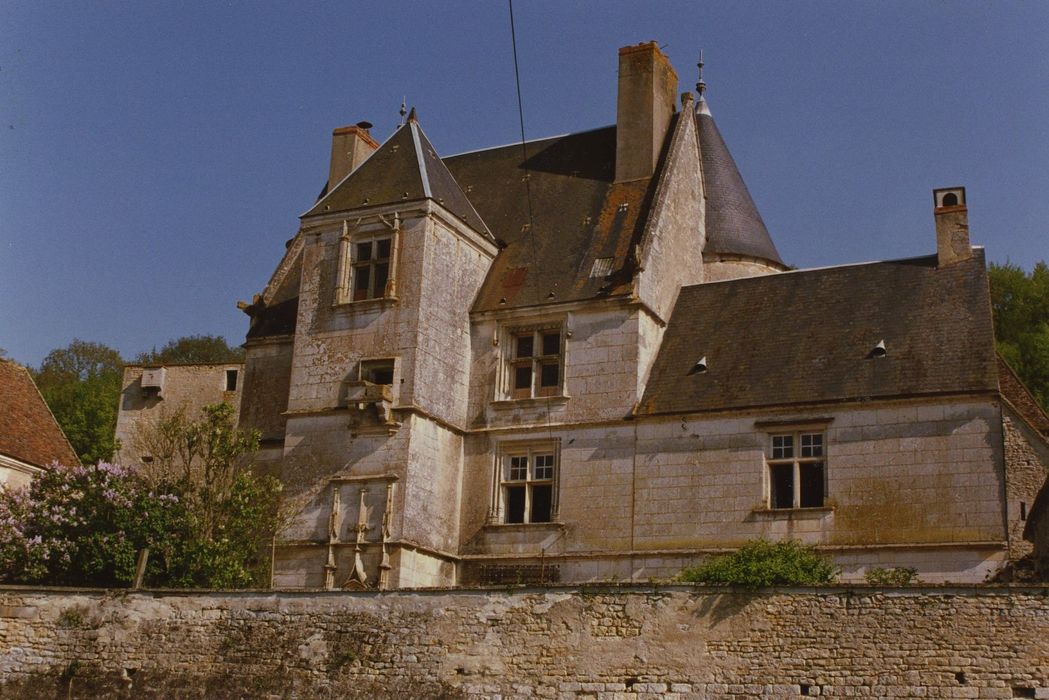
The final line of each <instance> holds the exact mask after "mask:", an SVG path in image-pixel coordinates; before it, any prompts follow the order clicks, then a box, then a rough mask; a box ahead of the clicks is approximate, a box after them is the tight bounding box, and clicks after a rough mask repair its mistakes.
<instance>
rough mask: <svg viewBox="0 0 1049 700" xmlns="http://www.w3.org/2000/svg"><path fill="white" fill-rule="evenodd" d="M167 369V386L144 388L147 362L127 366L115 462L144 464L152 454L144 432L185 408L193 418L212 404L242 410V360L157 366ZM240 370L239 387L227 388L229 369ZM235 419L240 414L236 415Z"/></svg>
mask: <svg viewBox="0 0 1049 700" xmlns="http://www.w3.org/2000/svg"><path fill="white" fill-rule="evenodd" d="M156 366H157V367H161V366H162V367H163V368H164V375H165V377H164V386H163V388H162V389H161V390H160V391H159V392H157V391H156V390H149V391H144V390H143V388H142V372H143V370H145V368H146V367H145V366H143V365H125V367H124V377H123V382H122V384H121V391H120V408H119V411H118V413H117V427H116V437H117V440H119V441H120V451H119V452H118V453H117V455H116V459H115V461H117V462H119V463H121V464H140V463H141V461H142V458H143V457H145V458H146V459H147V460H148V459H150V458H151V457H152V455H149V454H148V450H149V448H148V446H147V445H145V444H143V439H142V435H143V434H144V433H148V431H149V429H150V426H154V425H156V424H157V423H158V422H159V421H161V420H163V419H164V418H166V417H169V416H171V415H172V414H174V413H175V412H176V411H180V410H181V411H185V413H186V416H187V417H188V418H190V419H192V420H197V419H199V418H200V417H201V414H200V409H202V408H204V406H207V405H209V404H216V403H223V402H225V403H228V404H229V405H231V406H233V408H234V409H236V410H237V411H238V412H239V410H240V395H241V388H242V386H243V384H244V382H243V379H244V377H243V376H242V375H243V370H244V363H242V362H217V363H210V364H197V365H177V364H176V365H156ZM227 371H234V372H236V373H237V376H236V379H235V382H236V388H235V389H234V390H232V391H227V390H226V372H227ZM233 419H234V421H236V420H237V415H234V418H233Z"/></svg>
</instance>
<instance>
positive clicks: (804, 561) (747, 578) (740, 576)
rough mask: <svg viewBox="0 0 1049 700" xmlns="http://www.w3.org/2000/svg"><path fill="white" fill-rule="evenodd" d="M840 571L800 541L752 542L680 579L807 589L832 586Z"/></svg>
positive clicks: (689, 569) (687, 573) (686, 573)
mask: <svg viewBox="0 0 1049 700" xmlns="http://www.w3.org/2000/svg"><path fill="white" fill-rule="evenodd" d="M837 576H838V569H837V567H835V566H834V565H833V564H832V563H831V562H829V561H828V560H827V559H826V558H824V557H823V556H822V555H821V554H819V553H818V552H816V549H815V548H814V547H812V546H809V545H804V544H802V543H800V542H796V541H793V540H788V541H785V542H767V541H765V540H752V541H750V542H747V543H746V544H745V545H743V546H742V547H740V548H739V549H738V550H737V551H735V552H733V553H732V554H723V555H720V556H716V557H713V558H712V559H709V560H707V561H705V562H703V563H702V564H699V565H698V566H694V567H689V568H687V569H684V570H683V571H682V572H681V573H680V574H678V578H679V579H680V580H682V581H688V582H691V583H709V584H715V585H720V586H730V585H732V586H749V587H753V588H757V587H759V586H805V585H814V584H820V583H833V582H834V580H835V579H836V578H837Z"/></svg>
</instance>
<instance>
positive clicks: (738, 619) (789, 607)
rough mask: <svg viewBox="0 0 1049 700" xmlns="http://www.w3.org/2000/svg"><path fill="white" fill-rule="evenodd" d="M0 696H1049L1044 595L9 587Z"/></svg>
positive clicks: (624, 699)
mask: <svg viewBox="0 0 1049 700" xmlns="http://www.w3.org/2000/svg"><path fill="white" fill-rule="evenodd" d="M0 696H3V697H5V698H47V697H56V698H57V697H62V698H89V697H90V698H96V697H135V698H150V697H187V698H188V697H204V696H207V697H212V698H223V697H253V698H254V697H311V698H312V697H319V698H327V697H348V698H365V697H367V698H381V697H394V696H402V697H406V698H407V697H410V698H422V697H435V698H436V697H443V698H497V697H498V698H503V699H509V698H531V697H545V698H558V699H568V698H590V699H592V700H628V699H631V700H632V699H638V700H640V699H642V698H678V699H681V700H685V699H687V698H748V697H776V698H796V697H806V696H821V697H843V696H849V697H857V696H858V697H879V698H884V697H894V698H911V697H929V698H932V697H938V698H1014V697H1017V698H1049V589H1046V588H1033V587H1025V588H1021V587H1012V588H1006V587H983V588H903V589H876V588H865V587H858V588H845V587H828V588H822V589H794V590H772V589H768V590H759V591H742V590H731V589H701V588H697V589H692V588H688V587H681V586H677V587H663V588H639V587H634V588H616V587H613V588H590V589H579V588H552V589H545V590H538V589H530V590H529V589H519V590H511V591H494V590H489V591H480V590H477V591H451V590H448V591H429V592H416V593H403V592H402V593H387V594H374V593H360V594H347V593H331V594H325V593H316V592H314V593H302V594H289V593H282V594H274V593H271V592H246V593H225V594H220V593H215V594H203V593H202V594H181V593H172V592H155V593H149V592H143V593H134V594H131V593H128V594H122V593H120V594H118V593H113V592H110V593H105V592H93V591H68V592H60V591H57V592H43V591H39V590H30V589H11V588H8V589H3V590H0Z"/></svg>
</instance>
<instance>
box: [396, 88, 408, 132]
mask: <svg viewBox="0 0 1049 700" xmlns="http://www.w3.org/2000/svg"><path fill="white" fill-rule="evenodd" d="M407 103H408V96H407V95H405V96H404V97H402V98H401V111H400V112H399V114H400V115H401V123H400V124H399V125H398V126H404V115H405V114H407V113H408V104H407Z"/></svg>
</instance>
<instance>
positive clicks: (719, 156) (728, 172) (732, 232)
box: [696, 100, 783, 265]
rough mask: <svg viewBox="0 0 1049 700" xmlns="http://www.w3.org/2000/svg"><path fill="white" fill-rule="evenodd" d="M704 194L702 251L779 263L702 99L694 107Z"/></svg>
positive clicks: (770, 240)
mask: <svg viewBox="0 0 1049 700" xmlns="http://www.w3.org/2000/svg"><path fill="white" fill-rule="evenodd" d="M696 121H697V126H698V127H699V128H698V132H699V150H700V156H701V157H702V164H703V166H702V167H703V189H704V193H705V195H706V231H707V242H706V246H705V247H704V249H703V252H704V253H705V254H709V253H715V254H720V255H742V256H746V257H751V258H761V259H763V260H769V261H771V262H774V263H779V264H780V265H782V264H783V261H782V260H781V259H780V257H779V252H778V251H777V250H776V246H775V245H774V244H773V243H772V238H771V237H770V236H769V232H768V229H767V228H765V222H764V221H763V220H762V218H761V214H759V213H758V208H757V207H756V206H755V205H754V200H753V199H751V196H750V191H749V190H747V185H746V184H745V183H744V182H743V177H742V176H741V175H740V174H739V168H737V167H736V161H735V159H734V158H733V157H732V154H731V153H729V150H728V146H726V145H725V140H724V139H723V138H722V137H721V132H720V131H719V130H718V126H717V124H716V123H714V117H713V116H711V114H710V110H709V109H708V108H707V104H706V102H705V101H704V100H701V101H700V102H699V104H698V105H697V108H696Z"/></svg>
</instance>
